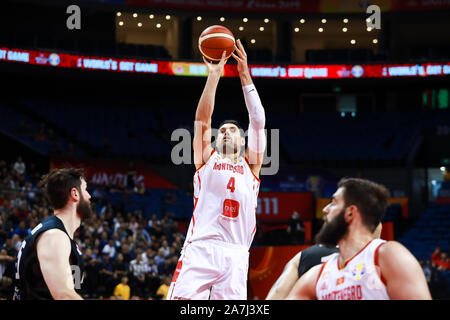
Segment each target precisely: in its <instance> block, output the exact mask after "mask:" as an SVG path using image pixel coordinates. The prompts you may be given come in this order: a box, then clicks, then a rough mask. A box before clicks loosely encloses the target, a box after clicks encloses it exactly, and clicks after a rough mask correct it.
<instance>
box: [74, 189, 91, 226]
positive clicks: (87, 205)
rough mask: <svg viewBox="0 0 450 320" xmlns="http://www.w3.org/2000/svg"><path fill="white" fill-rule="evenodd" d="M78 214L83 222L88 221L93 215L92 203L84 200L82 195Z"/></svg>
mask: <svg viewBox="0 0 450 320" xmlns="http://www.w3.org/2000/svg"><path fill="white" fill-rule="evenodd" d="M77 213H78V215H79V216H80V219H81V220H86V219H88V218H89V217H90V216H91V215H92V209H91V202H90V201H87V200H86V199H84V197H83V195H82V194H80V202H78V205H77Z"/></svg>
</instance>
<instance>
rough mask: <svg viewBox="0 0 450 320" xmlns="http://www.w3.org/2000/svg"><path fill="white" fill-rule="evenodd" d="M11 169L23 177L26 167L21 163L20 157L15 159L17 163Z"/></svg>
mask: <svg viewBox="0 0 450 320" xmlns="http://www.w3.org/2000/svg"><path fill="white" fill-rule="evenodd" d="M13 169H14V171H16V172H17V173H18V174H20V175H23V174H24V173H25V169H26V166H25V163H24V162H23V161H22V157H18V158H17V161H16V162H15V163H14V167H13Z"/></svg>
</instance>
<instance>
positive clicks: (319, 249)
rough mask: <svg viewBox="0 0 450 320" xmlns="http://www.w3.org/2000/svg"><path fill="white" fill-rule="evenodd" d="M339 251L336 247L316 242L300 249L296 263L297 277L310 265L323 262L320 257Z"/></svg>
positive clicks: (310, 266)
mask: <svg viewBox="0 0 450 320" xmlns="http://www.w3.org/2000/svg"><path fill="white" fill-rule="evenodd" d="M337 252H339V249H338V248H337V247H334V248H329V247H326V246H324V245H321V244H316V245H314V246H311V247H309V248H307V249H305V250H303V251H302V253H301V254H300V262H299V264H298V277H299V278H300V277H301V276H302V275H303V274H304V273H306V272H307V271H308V270H309V269H311V268H312V267H314V266H316V265H318V264H321V263H323V262H324V261H322V258H324V257H326V256H329V255H331V254H333V253H337Z"/></svg>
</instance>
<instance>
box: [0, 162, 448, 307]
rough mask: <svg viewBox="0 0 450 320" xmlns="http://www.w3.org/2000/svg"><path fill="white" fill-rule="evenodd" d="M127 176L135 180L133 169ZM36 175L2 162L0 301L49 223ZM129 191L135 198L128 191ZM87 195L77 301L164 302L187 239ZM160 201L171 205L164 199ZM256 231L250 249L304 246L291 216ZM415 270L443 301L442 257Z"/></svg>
mask: <svg viewBox="0 0 450 320" xmlns="http://www.w3.org/2000/svg"><path fill="white" fill-rule="evenodd" d="M127 172H128V175H129V176H131V177H132V176H133V173H134V169H133V164H132V163H130V164H129V166H128V168H127ZM42 174H43V172H39V171H38V170H37V169H36V165H35V164H33V163H31V162H30V163H25V162H24V161H23V159H22V158H21V157H18V158H17V160H16V161H11V162H10V163H7V162H6V161H3V160H0V299H11V298H12V294H13V288H14V277H15V262H16V260H17V254H18V251H19V250H20V247H21V245H22V242H23V241H24V239H25V238H26V236H27V235H29V234H30V233H31V230H33V228H34V227H36V226H37V225H38V224H39V222H41V221H43V220H44V219H46V218H47V217H49V216H50V215H52V211H51V207H50V204H49V202H48V200H47V199H46V198H45V196H44V195H43V194H42V192H41V190H40V189H39V188H38V187H37V184H38V182H39V180H40V177H41V175H42ZM127 187H128V189H130V190H133V191H134V192H136V190H138V189H136V190H134V189H135V188H131V187H132V185H131V184H130V185H128V186H127ZM133 187H134V185H133ZM128 189H127V188H125V190H128ZM89 192H90V193H91V196H92V198H91V203H92V208H93V209H94V214H93V215H92V216H91V217H90V218H89V219H87V220H85V221H83V222H82V224H81V226H80V228H79V229H78V230H77V232H76V233H75V235H74V239H75V241H76V242H77V243H78V244H79V247H80V248H81V251H82V253H83V259H84V268H85V271H84V277H83V283H82V286H81V292H80V293H81V295H82V296H83V297H84V298H86V299H126V300H128V299H164V298H165V297H166V295H167V292H168V288H169V286H170V281H171V278H172V274H173V272H174V271H175V268H176V264H177V261H178V257H179V253H180V251H181V248H182V245H183V243H184V239H185V237H184V233H183V232H181V231H180V229H181V228H179V227H178V222H177V221H176V220H174V219H173V216H172V215H170V214H163V215H162V216H161V217H159V216H157V215H156V214H153V215H151V216H150V217H147V216H144V215H143V214H142V212H141V211H134V212H128V211H126V210H124V208H123V207H115V206H113V205H112V204H111V203H109V202H108V201H105V197H104V195H105V192H111V190H109V189H108V190H106V189H105V188H104V187H95V186H92V187H91V190H89ZM164 201H165V202H168V203H170V202H173V201H174V199H172V196H171V195H170V194H168V195H167V196H166V198H165V199H164ZM259 229H260V230H259V232H257V234H256V236H255V243H260V244H263V245H274V244H276V242H277V241H276V240H277V239H278V238H279V239H280V241H279V242H280V243H279V244H299V242H303V241H304V231H305V230H304V226H303V225H302V223H301V221H300V219H299V214H298V213H297V212H293V213H292V216H291V218H290V220H289V221H288V222H287V224H283V225H280V226H276V229H275V230H273V231H272V232H266V233H265V234H266V235H265V236H264V237H263V232H262V231H261V229H263V228H259ZM274 231H276V232H277V233H276V234H275V235H276V236H275V235H274V233H273V232H274ZM271 234H272V235H271ZM281 239H283V240H282V241H281ZM421 264H422V267H423V270H424V273H425V276H426V278H427V281H428V284H429V287H430V290H431V292H432V296H433V298H444V299H445V298H446V297H447V298H448V292H447V290H448V285H447V284H446V279H449V278H450V277H449V274H450V260H449V258H448V254H447V252H443V251H441V249H440V248H436V250H435V252H434V253H433V254H432V255H431V257H430V259H429V260H428V261H421Z"/></svg>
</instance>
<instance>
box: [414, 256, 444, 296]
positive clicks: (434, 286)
mask: <svg viewBox="0 0 450 320" xmlns="http://www.w3.org/2000/svg"><path fill="white" fill-rule="evenodd" d="M420 263H421V265H422V269H423V272H424V274H425V277H426V279H427V282H428V286H429V288H430V291H431V295H432V297H433V298H435V299H448V298H449V296H450V288H449V284H450V282H449V279H450V259H449V257H448V253H447V252H445V251H443V250H441V248H440V247H436V248H435V249H434V252H433V253H432V254H431V255H430V259H429V260H426V261H420Z"/></svg>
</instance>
